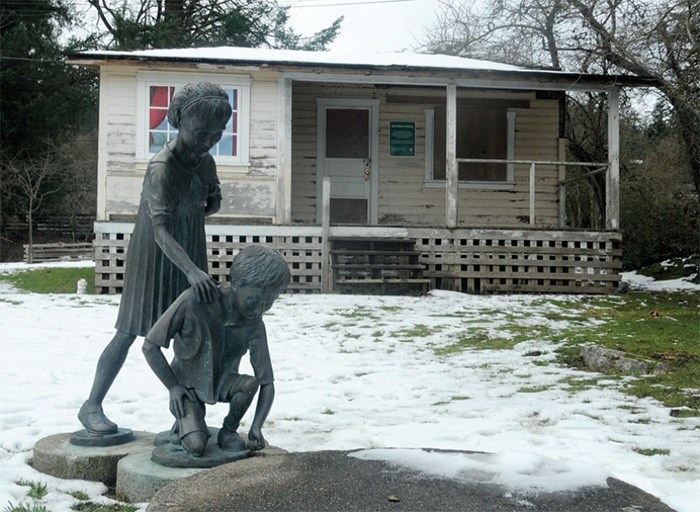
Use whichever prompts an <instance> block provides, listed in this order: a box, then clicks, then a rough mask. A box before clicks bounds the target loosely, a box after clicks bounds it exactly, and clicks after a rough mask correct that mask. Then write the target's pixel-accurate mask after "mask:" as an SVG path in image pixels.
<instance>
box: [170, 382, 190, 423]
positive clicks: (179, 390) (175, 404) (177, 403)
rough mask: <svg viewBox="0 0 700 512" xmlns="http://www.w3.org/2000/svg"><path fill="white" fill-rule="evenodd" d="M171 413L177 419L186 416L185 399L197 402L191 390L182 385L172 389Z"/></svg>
mask: <svg viewBox="0 0 700 512" xmlns="http://www.w3.org/2000/svg"><path fill="white" fill-rule="evenodd" d="M169 391H170V412H171V413H172V415H173V416H175V417H176V418H177V419H180V418H182V417H183V416H184V415H185V402H184V400H185V397H187V398H189V399H190V400H192V401H193V402H195V401H196V400H195V396H194V393H193V391H192V390H191V389H188V388H186V387H184V386H181V385H180V384H176V385H175V386H173V387H172V388H170V390H169Z"/></svg>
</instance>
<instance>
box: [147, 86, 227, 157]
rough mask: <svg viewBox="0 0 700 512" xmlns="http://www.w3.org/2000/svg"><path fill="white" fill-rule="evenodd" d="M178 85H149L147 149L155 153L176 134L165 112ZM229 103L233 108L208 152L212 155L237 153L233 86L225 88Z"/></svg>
mask: <svg viewBox="0 0 700 512" xmlns="http://www.w3.org/2000/svg"><path fill="white" fill-rule="evenodd" d="M178 89H179V87H175V86H172V85H152V86H150V87H149V89H148V92H149V104H148V116H147V117H148V119H147V121H146V122H147V123H148V127H147V133H148V151H149V153H150V154H155V153H157V152H158V151H160V149H161V148H162V147H163V145H164V144H165V143H166V142H168V141H170V140H173V139H174V138H175V137H176V136H177V130H176V129H175V128H174V127H173V126H171V125H170V123H169V122H168V118H167V114H168V107H169V106H170V102H171V101H172V98H173V96H174V94H175V92H176V91H177V90H178ZM224 90H225V91H226V93H227V95H228V98H229V103H230V104H231V107H232V109H233V113H232V115H231V118H230V119H229V120H228V122H227V123H226V128H225V129H224V133H223V135H222V137H221V140H220V141H219V143H218V144H217V145H216V146H214V147H213V148H212V149H211V151H210V153H211V154H212V155H214V156H228V157H232V156H233V157H235V156H237V155H238V145H237V135H238V119H239V115H238V107H239V91H238V89H235V88H231V87H229V88H226V87H224Z"/></svg>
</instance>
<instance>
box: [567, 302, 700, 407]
mask: <svg viewBox="0 0 700 512" xmlns="http://www.w3.org/2000/svg"><path fill="white" fill-rule="evenodd" d="M581 306H582V308H581V311H580V312H579V315H580V316H579V318H580V319H581V320H584V321H585V320H596V321H599V320H603V321H605V323H604V324H602V325H592V324H589V325H588V326H586V327H585V329H584V330H583V331H581V330H580V329H571V330H570V331H569V332H568V333H566V332H565V333H564V334H565V336H564V337H563V338H564V340H566V341H565V344H564V346H563V347H562V348H560V349H559V351H558V352H559V360H560V361H561V362H564V363H566V364H568V365H571V366H575V367H579V368H582V364H583V362H582V360H581V358H580V350H581V347H580V345H581V343H584V342H593V343H595V344H597V345H600V346H603V347H607V348H611V349H615V350H622V351H624V352H626V353H627V354H628V355H629V356H630V357H632V358H639V359H645V360H650V361H658V362H664V363H666V364H668V365H669V366H670V368H671V369H670V371H668V372H667V373H661V374H658V375H644V376H638V378H636V379H634V380H632V381H629V382H628V383H626V384H625V386H624V388H623V390H624V391H625V392H627V393H629V394H632V395H634V396H638V397H652V398H655V399H657V400H660V401H661V402H663V403H664V404H665V405H666V406H668V407H681V406H686V407H689V408H690V409H691V410H693V411H698V414H700V399H698V397H697V395H698V394H699V393H700V343H698V342H699V341H700V297H698V295H697V294H691V293H656V294H650V293H633V294H629V295H625V296H623V297H619V298H616V299H615V300H611V299H610V298H597V299H595V298H590V299H586V300H584V301H583V302H582V303H581ZM688 414H693V413H692V412H689V413H688ZM695 415H697V414H695Z"/></svg>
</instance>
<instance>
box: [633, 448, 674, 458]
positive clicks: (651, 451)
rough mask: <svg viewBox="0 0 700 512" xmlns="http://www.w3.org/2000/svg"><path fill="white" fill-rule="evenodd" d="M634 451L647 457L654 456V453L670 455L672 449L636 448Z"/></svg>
mask: <svg viewBox="0 0 700 512" xmlns="http://www.w3.org/2000/svg"><path fill="white" fill-rule="evenodd" d="M634 451H635V452H637V453H638V454H640V455H645V456H647V457H653V456H654V455H670V454H671V450H666V449H665V448H664V449H658V448H634Z"/></svg>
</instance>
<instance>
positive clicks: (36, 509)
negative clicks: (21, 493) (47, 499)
mask: <svg viewBox="0 0 700 512" xmlns="http://www.w3.org/2000/svg"><path fill="white" fill-rule="evenodd" d="M3 512H49V509H47V508H46V507H45V506H44V505H42V504H40V503H31V504H28V503H18V504H17V505H14V504H12V503H8V504H7V506H6V507H5V508H4V509H3Z"/></svg>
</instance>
